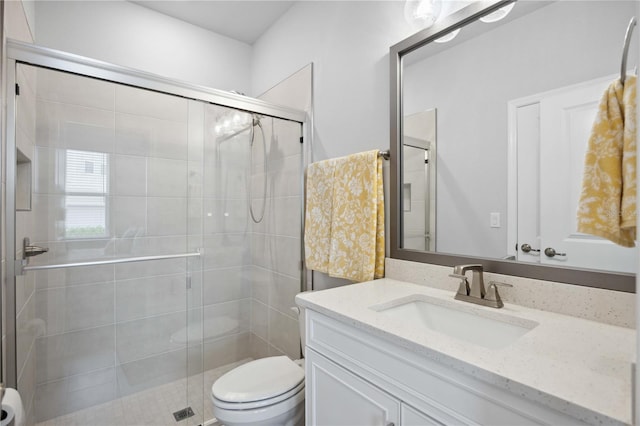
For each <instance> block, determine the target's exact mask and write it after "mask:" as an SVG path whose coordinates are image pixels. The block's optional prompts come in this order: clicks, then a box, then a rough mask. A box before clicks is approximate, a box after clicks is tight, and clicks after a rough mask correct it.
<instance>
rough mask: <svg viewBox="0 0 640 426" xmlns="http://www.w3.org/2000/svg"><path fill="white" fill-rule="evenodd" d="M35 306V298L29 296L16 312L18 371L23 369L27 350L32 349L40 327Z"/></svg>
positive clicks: (26, 359)
mask: <svg viewBox="0 0 640 426" xmlns="http://www.w3.org/2000/svg"><path fill="white" fill-rule="evenodd" d="M35 315H36V307H35V298H34V297H33V296H32V297H29V300H28V301H27V303H26V304H25V305H24V307H23V308H22V310H21V311H19V312H18V315H17V317H16V348H15V350H16V360H17V371H18V373H19V372H20V371H22V370H23V369H24V366H25V365H26V363H27V361H28V358H27V355H28V354H29V351H31V350H32V346H33V344H34V341H35V339H36V336H37V335H38V331H39V329H40V327H39V326H38V323H39V321H37V320H36V319H35Z"/></svg>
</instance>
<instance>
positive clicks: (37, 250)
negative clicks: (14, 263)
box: [22, 238, 49, 259]
mask: <svg viewBox="0 0 640 426" xmlns="http://www.w3.org/2000/svg"><path fill="white" fill-rule="evenodd" d="M48 251H49V248H48V247H39V246H32V245H31V241H30V240H29V238H25V239H24V241H23V242H22V258H23V259H26V258H28V257H33V256H37V255H39V254H43V253H46V252H48Z"/></svg>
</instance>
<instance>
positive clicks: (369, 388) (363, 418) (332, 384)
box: [307, 349, 442, 426]
mask: <svg viewBox="0 0 640 426" xmlns="http://www.w3.org/2000/svg"><path fill="white" fill-rule="evenodd" d="M307 364H308V365H309V366H310V375H311V377H313V380H311V381H307V392H308V397H309V396H311V400H312V401H313V408H312V409H311V410H310V411H309V413H310V416H309V418H307V424H311V425H331V426H353V425H383V426H391V425H407V426H409V425H411V426H442V423H440V422H438V421H436V420H434V419H433V418H431V417H429V416H427V415H426V414H424V413H421V412H420V411H418V410H416V409H415V408H413V407H411V406H409V405H407V404H405V403H403V402H401V401H400V400H399V399H398V398H396V397H394V396H392V395H389V394H388V393H386V392H385V391H383V390H382V389H380V388H378V387H377V386H375V385H373V384H371V383H369V382H368V381H366V380H365V379H363V378H361V377H359V376H357V375H355V374H353V373H351V372H350V371H349V370H346V369H344V368H342V367H340V366H339V365H337V364H335V363H334V362H332V361H330V360H328V359H327V358H325V357H324V356H322V355H320V354H318V353H317V352H315V351H313V350H310V349H309V350H308V351H307Z"/></svg>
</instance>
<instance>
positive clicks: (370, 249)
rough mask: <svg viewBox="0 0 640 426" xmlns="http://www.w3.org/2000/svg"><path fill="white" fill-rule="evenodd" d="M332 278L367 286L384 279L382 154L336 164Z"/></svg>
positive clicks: (353, 157)
mask: <svg viewBox="0 0 640 426" xmlns="http://www.w3.org/2000/svg"><path fill="white" fill-rule="evenodd" d="M332 210H333V213H332V221H331V248H330V253H329V275H330V276H332V277H338V278H346V279H348V280H352V281H356V282H363V281H369V280H372V279H374V278H382V277H383V276H384V250H385V242H384V189H383V184H382V158H380V157H379V156H378V151H377V150H374V151H368V152H363V153H359V154H353V155H350V156H347V157H342V158H339V159H337V160H336V166H335V172H334V190H333V206H332Z"/></svg>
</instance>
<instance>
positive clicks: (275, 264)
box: [251, 234, 301, 277]
mask: <svg viewBox="0 0 640 426" xmlns="http://www.w3.org/2000/svg"><path fill="white" fill-rule="evenodd" d="M251 250H252V258H253V264H254V265H256V266H259V267H261V268H264V269H269V270H272V271H276V272H278V273H280V274H283V275H288V276H290V277H298V276H299V275H300V253H301V247H300V239H299V238H291V237H281V236H277V235H273V236H272V235H267V234H253V235H252V245H251Z"/></svg>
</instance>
